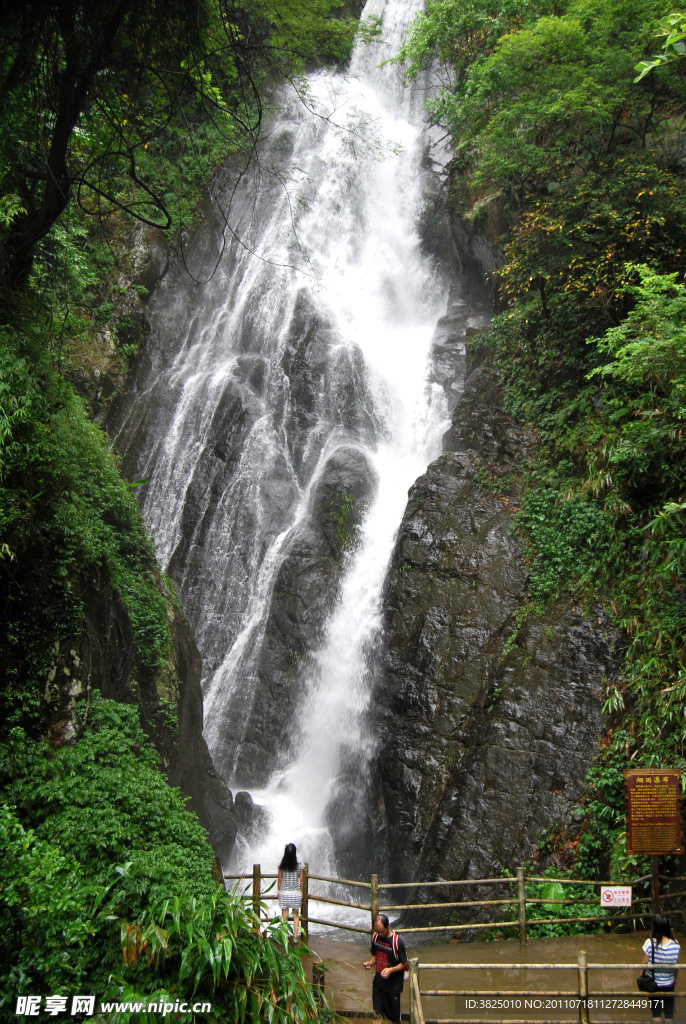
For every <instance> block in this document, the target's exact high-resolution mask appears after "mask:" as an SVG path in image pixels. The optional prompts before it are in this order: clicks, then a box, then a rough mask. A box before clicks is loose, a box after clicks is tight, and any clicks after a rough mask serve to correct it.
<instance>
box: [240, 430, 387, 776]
mask: <svg viewBox="0 0 686 1024" xmlns="http://www.w3.org/2000/svg"><path fill="white" fill-rule="evenodd" d="M375 488H376V478H375V474H374V471H373V469H372V467H371V465H370V464H369V462H368V460H367V457H366V455H365V454H364V453H363V452H362V450H361V449H358V448H353V447H344V448H339V449H338V450H337V451H335V452H334V453H333V455H332V456H331V457H330V458H329V459H328V461H327V462H326V464H325V466H324V468H323V471H322V473H321V476H320V477H319V479H318V481H317V482H316V484H315V485H314V486H313V490H312V496H311V499H310V514H309V515H308V516H307V517H306V518H305V519H304V520H303V522H302V524H301V525H300V527H299V528H298V529H297V530H296V531H295V532H294V535H293V538H292V540H291V544H290V548H289V551H288V554H287V556H286V558H285V559H284V560H283V563H282V565H281V568H280V570H279V573H278V576H277V580H276V584H275V587H274V591H273V595H272V600H271V606H270V611H269V619H268V622H267V628H266V632H265V637H264V641H263V643H262V648H261V654H260V658H259V662H258V666H257V677H256V679H255V681H254V686H255V699H254V701H253V708H252V714H251V716H250V722H249V726H248V729H247V731H246V733H245V735H244V737H243V739H242V742H241V745H240V749H239V752H238V756H237V759H236V768H235V778H237V779H238V780H239V781H240V784H241V785H246V786H248V785H249V786H257V785H264V784H265V783H266V781H267V778H268V777H269V775H270V774H271V771H272V770H273V765H274V763H278V761H279V756H280V752H281V751H285V750H287V749H289V742H288V737H287V735H286V730H287V728H289V726H290V723H291V722H292V721H293V720H294V718H296V717H297V710H298V707H299V706H300V704H301V701H302V700H303V688H304V686H305V683H306V678H307V655H308V653H309V652H311V651H312V650H314V649H316V648H317V646H318V644H319V642H320V641H321V639H322V627H323V625H324V622H325V621H326V618H327V615H328V613H329V612H330V611H331V608H332V606H333V605H334V603H335V601H336V599H337V597H338V593H339V585H340V580H341V575H342V572H343V568H344V565H345V559H346V556H347V554H348V553H349V552H350V551H352V550H353V549H354V547H355V546H356V544H357V537H358V529H359V526H360V523H361V521H362V518H363V516H364V513H365V511H366V508H367V506H368V504H369V502H370V500H371V499H372V497H373V495H374V491H375Z"/></svg>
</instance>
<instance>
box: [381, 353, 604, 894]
mask: <svg viewBox="0 0 686 1024" xmlns="http://www.w3.org/2000/svg"><path fill="white" fill-rule="evenodd" d="M531 446H532V439H531V438H530V437H529V436H527V434H526V433H525V432H524V431H523V430H522V429H521V428H519V427H517V426H516V425H515V424H513V423H512V422H511V421H510V420H509V419H508V417H507V415H506V414H505V412H504V410H503V407H502V403H501V395H500V391H499V388H498V384H497V381H496V379H495V377H494V373H493V371H492V370H491V369H490V368H489V366H488V365H482V366H478V367H476V368H474V369H473V370H472V372H471V374H470V375H469V377H468V379H467V382H466V386H465V390H464V393H463V396H462V398H461V400H460V402H459V404H458V405H457V408H456V411H455V414H454V418H453V424H452V428H451V429H450V430H449V431H448V433H447V435H446V437H445V454H444V455H443V456H442V457H441V458H439V459H438V460H437V461H436V462H434V463H433V464H432V465H431V466H429V468H428V470H427V472H426V474H425V475H424V476H423V477H421V478H420V479H419V480H417V482H416V483H415V485H414V486H413V488H412V489H411V491H410V495H409V502H408V505H407V509H406V512H405V515H404V518H403V522H402V525H401V528H400V532H399V535H398V538H397V542H396V546H395V551H394V554H393V558H392V562H391V566H390V570H389V573H388V577H387V580H386V586H385V592H384V608H385V615H384V649H383V653H382V657H381V665H380V672H379V683H378V690H377V694H376V699H375V705H376V715H377V723H376V724H377V729H378V735H379V737H382V745H381V747H380V750H379V757H378V760H377V762H376V765H375V768H374V773H373V782H372V790H373V801H372V806H373V807H374V808H375V813H376V819H375V821H374V826H375V829H376V842H377V855H379V854H381V855H382V857H383V858H384V859H385V862H386V871H387V877H389V878H391V879H393V880H398V881H401V880H405V879H410V878H413V879H422V878H429V877H431V878H437V877H438V878H440V877H444V878H456V879H457V878H463V877H478V876H482V877H483V876H486V875H492V874H493V873H497V872H498V871H499V870H500V869H501V868H503V867H507V868H514V867H515V866H516V865H517V864H518V863H520V862H521V861H522V860H523V859H524V858H526V857H527V856H529V855H530V854H531V852H532V850H533V849H534V847H535V845H536V841H537V837H538V836H539V834H540V833H541V831H542V830H543V829H545V828H546V827H547V826H549V825H550V824H551V823H552V822H554V821H559V822H561V823H568V822H569V821H570V819H571V818H573V816H574V814H575V808H576V805H577V801H578V799H579V797H580V795H581V792H582V789H583V785H584V778H585V775H586V772H587V769H588V768H589V766H590V764H591V761H592V759H593V755H594V753H595V750H596V747H597V742H598V738H599V735H600V726H601V714H600V695H601V679H602V677H603V675H604V674H606V673H607V674H610V673H611V672H612V669H613V664H614V657H613V642H614V637H613V636H611V635H610V634H609V631H608V630H607V629H606V627H605V624H604V620H603V617H602V615H601V614H600V613H598V614H584V613H583V611H582V610H581V609H580V608H578V607H576V606H575V605H574V604H572V603H570V601H569V599H568V598H567V599H566V600H560V601H559V602H557V603H556V604H553V605H552V606H551V607H549V608H548V609H547V611H546V613H545V615H543V616H541V617H539V616H531V617H527V618H526V620H525V622H524V624H523V625H521V627H520V628H518V626H517V612H518V609H520V608H521V607H522V605H523V603H524V600H525V595H526V583H527V569H526V567H525V565H524V562H523V561H522V554H523V548H522V543H521V541H520V540H519V539H518V538H517V536H516V535H515V534H514V533H513V532H512V529H511V527H512V520H513V513H514V512H515V511H516V509H517V505H518V502H519V500H520V486H521V485H520V477H521V472H522V469H523V468H524V467H525V466H526V464H527V463H528V462H529V460H530V458H531Z"/></svg>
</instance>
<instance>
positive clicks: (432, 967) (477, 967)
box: [421, 961, 686, 971]
mask: <svg viewBox="0 0 686 1024" xmlns="http://www.w3.org/2000/svg"><path fill="white" fill-rule="evenodd" d="M645 966H646V965H645V964H644V963H640V964H589V963H587V964H586V967H587V969H588V970H589V971H605V970H615V971H642V970H643V969H644V968H645ZM655 967H656V968H657V969H658V970H666V971H681V970H686V964H655ZM421 968H422V970H423V971H450V970H459V971H495V970H498V971H571V970H576V969H577V964H575V963H567V964H505V963H503V962H502V961H501V962H500V963H498V964H482V963H478V964H476V963H468V964H464V963H462V964H425V963H422V964H421Z"/></svg>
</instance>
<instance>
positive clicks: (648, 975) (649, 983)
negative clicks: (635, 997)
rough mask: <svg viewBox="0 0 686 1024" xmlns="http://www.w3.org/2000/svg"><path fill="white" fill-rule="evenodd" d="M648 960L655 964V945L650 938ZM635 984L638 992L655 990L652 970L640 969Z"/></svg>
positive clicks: (655, 985) (655, 984)
mask: <svg viewBox="0 0 686 1024" xmlns="http://www.w3.org/2000/svg"><path fill="white" fill-rule="evenodd" d="M650 962H651V963H652V964H653V965H654V964H655V945H654V943H653V940H652V939H651V940H650ZM636 984H637V985H638V991H639V992H657V982H656V981H655V975H654V974H653V972H652V971H645V970H644V971H641V973H640V974H639V976H638V977H637V978H636Z"/></svg>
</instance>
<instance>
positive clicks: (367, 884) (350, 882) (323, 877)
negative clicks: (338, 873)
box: [264, 875, 412, 889]
mask: <svg viewBox="0 0 686 1024" xmlns="http://www.w3.org/2000/svg"><path fill="white" fill-rule="evenodd" d="M264 877H265V878H266V877H267V876H266V875H265V876H264ZM310 878H314V879H315V881H317V882H336V883H337V884H338V885H360V886H363V887H364V888H365V889H371V887H372V883H371V882H354V881H353V880H352V878H330V877H328V876H327V875H310ZM406 884H412V883H406Z"/></svg>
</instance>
